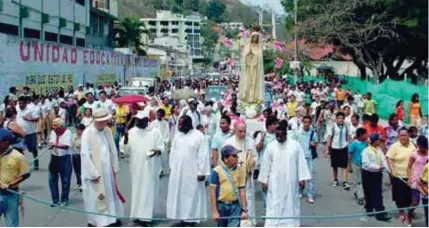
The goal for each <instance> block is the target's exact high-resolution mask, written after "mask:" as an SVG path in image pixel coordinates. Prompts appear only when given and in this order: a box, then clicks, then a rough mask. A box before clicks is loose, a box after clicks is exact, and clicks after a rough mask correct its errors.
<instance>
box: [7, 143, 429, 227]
mask: <svg viewBox="0 0 429 228" xmlns="http://www.w3.org/2000/svg"><path fill="white" fill-rule="evenodd" d="M42 153H45V154H44V155H43V156H42V157H41V163H40V168H41V169H40V170H39V171H36V172H33V173H32V175H31V177H30V178H29V179H28V180H26V181H25V182H24V183H23V184H22V185H21V190H23V191H25V192H26V193H27V194H28V195H31V196H33V197H36V198H38V199H41V200H44V201H47V202H51V198H50V191H49V187H48V169H47V168H48V162H49V159H50V154H49V151H46V150H42V151H41V152H40V154H42ZM27 157H28V159H29V160H30V161H31V160H32V157H30V156H28V155H27ZM120 168H121V169H120V172H119V176H118V179H119V188H120V189H121V192H122V193H123V194H124V195H125V196H126V198H127V200H128V201H127V203H125V205H124V207H125V215H129V212H130V200H131V198H130V192H131V187H130V177H129V169H128V158H123V159H121V160H120ZM315 169H316V177H315V178H316V202H315V204H309V203H307V202H306V201H305V199H302V200H301V215H303V216H314V215H317V216H320V215H325V216H335V215H345V214H357V213H363V212H364V209H363V207H362V206H359V205H358V204H357V203H356V202H355V200H353V194H352V192H351V191H346V190H343V189H342V188H341V187H332V186H331V171H330V167H329V161H328V160H327V159H325V158H324V157H323V156H320V155H319V158H317V159H316V162H315ZM349 182H350V183H351V184H353V182H351V181H349ZM384 182H385V184H383V198H384V205H385V207H386V209H395V206H394V203H393V201H392V197H391V190H390V185H389V184H388V178H387V177H386V176H385V177H384ZM75 186H76V180H75V176H74V174H73V179H72V189H73V188H74V187H75ZM160 186H161V187H160V190H159V196H158V199H159V200H160V201H159V202H158V206H157V209H156V214H155V216H156V217H161V218H165V214H166V198H167V186H168V176H165V177H163V178H161V185H160ZM257 189H258V190H257V194H256V199H257V200H256V212H257V215H258V216H262V215H264V207H263V202H262V196H261V187H260V185H258V186H257ZM24 205H25V215H24V217H23V218H22V217H21V223H20V226H50V227H54V226H56V227H62V226H87V220H86V215H85V214H82V213H77V212H74V211H69V210H67V209H66V208H51V207H50V206H49V205H44V204H41V203H38V202H35V201H32V200H30V199H25V201H24ZM67 207H68V208H77V209H83V200H82V197H81V193H80V192H78V191H73V190H72V191H71V192H70V204H69V206H67ZM207 208H208V210H209V214H208V215H209V217H211V213H210V206H209V202H207ZM391 215H392V217H393V218H392V220H391V221H390V222H379V221H376V220H375V219H374V218H373V217H365V216H363V217H362V216H358V217H353V218H345V219H332V218H329V219H320V218H319V219H302V220H301V226H305V227H309V226H335V227H337V226H349V227H356V226H371V227H374V226H386V227H387V226H389V227H390V226H395V227H401V226H405V225H404V224H400V223H399V222H398V221H397V217H398V213H397V212H392V213H391ZM122 222H123V226H136V225H135V224H134V223H133V222H132V221H131V220H130V219H123V220H122ZM3 224H4V221H3ZM263 224H264V222H263V220H258V226H263ZM154 225H155V226H179V223H178V221H160V222H156V223H155V224H154ZM413 225H414V226H424V214H423V209H421V208H419V209H417V210H416V218H415V219H414V224H413ZM198 226H216V223H215V222H214V221H213V220H208V221H207V222H202V223H200V224H199V225H198Z"/></svg>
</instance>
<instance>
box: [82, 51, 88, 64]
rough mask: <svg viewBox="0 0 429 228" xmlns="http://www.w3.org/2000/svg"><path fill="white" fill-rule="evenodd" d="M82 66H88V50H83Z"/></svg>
mask: <svg viewBox="0 0 429 228" xmlns="http://www.w3.org/2000/svg"><path fill="white" fill-rule="evenodd" d="M83 64H88V49H83Z"/></svg>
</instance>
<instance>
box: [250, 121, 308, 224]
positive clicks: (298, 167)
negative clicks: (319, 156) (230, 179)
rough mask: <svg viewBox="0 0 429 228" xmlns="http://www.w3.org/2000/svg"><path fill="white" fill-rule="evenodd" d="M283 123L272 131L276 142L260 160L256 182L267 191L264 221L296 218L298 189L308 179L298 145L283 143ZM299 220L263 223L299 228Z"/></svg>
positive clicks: (285, 141)
mask: <svg viewBox="0 0 429 228" xmlns="http://www.w3.org/2000/svg"><path fill="white" fill-rule="evenodd" d="M286 131H287V122H286V121H284V120H283V121H281V122H280V124H279V126H278V127H277V129H276V141H273V142H271V143H270V144H269V145H268V147H267V149H266V150H265V154H264V158H263V159H262V165H261V172H260V173H259V178H258V181H259V182H261V183H262V187H263V189H264V191H267V207H266V216H267V217H297V216H300V213H301V212H300V199H299V188H300V186H304V184H305V181H306V180H309V179H310V178H311V176H310V171H309V170H308V167H307V162H306V160H305V153H304V150H303V149H302V147H301V145H299V143H298V142H297V141H295V140H293V139H291V138H288V139H287V140H286ZM299 225H300V220H299V219H266V220H265V227H299Z"/></svg>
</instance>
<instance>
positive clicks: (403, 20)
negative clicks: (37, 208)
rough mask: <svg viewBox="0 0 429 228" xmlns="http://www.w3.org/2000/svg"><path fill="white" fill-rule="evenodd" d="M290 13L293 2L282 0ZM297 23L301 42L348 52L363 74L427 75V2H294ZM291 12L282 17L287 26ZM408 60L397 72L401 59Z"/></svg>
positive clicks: (332, 0)
mask: <svg viewBox="0 0 429 228" xmlns="http://www.w3.org/2000/svg"><path fill="white" fill-rule="evenodd" d="M282 3H283V6H284V8H285V10H286V11H287V12H293V0H283V2H282ZM298 4H299V5H298V24H297V25H295V26H294V27H293V30H294V31H297V32H298V34H299V37H300V38H303V39H305V40H307V42H314V43H331V44H334V45H335V46H336V47H337V51H339V52H341V53H344V54H350V55H351V56H352V57H353V62H354V63H355V64H356V65H357V66H358V67H359V69H360V70H361V75H362V77H363V78H365V77H366V71H365V68H366V67H368V68H369V69H371V71H372V73H373V75H374V76H375V77H376V78H377V79H380V80H383V79H385V78H386V77H387V76H389V77H391V78H392V79H402V78H403V77H404V75H405V74H408V75H409V76H412V77H414V78H416V77H417V75H419V74H420V75H421V74H424V75H425V76H427V64H426V63H427V59H428V55H427V47H428V38H427V27H428V20H427V19H428V18H427V12H428V11H427V6H428V4H427V1H426V0H416V1H413V4H410V3H409V1H407V0H398V1H390V0H349V1H344V0H319V1H315V0H299V1H298ZM292 15H293V14H289V15H288V16H287V24H288V25H289V27H292V26H291V25H293V20H292V19H293V18H292ZM406 59H408V60H412V61H413V64H411V66H409V67H408V69H406V70H405V71H404V72H402V73H401V72H400V68H401V66H402V63H403V62H404V61H405V60H406Z"/></svg>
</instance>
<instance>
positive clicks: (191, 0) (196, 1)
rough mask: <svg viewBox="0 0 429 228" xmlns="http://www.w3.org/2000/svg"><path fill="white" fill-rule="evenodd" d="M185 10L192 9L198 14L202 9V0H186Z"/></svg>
mask: <svg viewBox="0 0 429 228" xmlns="http://www.w3.org/2000/svg"><path fill="white" fill-rule="evenodd" d="M184 4H185V8H186V9H190V10H192V11H193V12H198V10H199V9H200V0H185V2H184Z"/></svg>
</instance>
